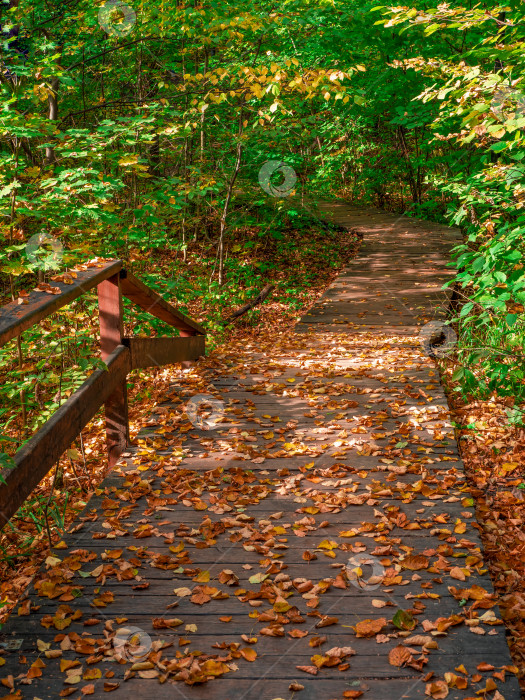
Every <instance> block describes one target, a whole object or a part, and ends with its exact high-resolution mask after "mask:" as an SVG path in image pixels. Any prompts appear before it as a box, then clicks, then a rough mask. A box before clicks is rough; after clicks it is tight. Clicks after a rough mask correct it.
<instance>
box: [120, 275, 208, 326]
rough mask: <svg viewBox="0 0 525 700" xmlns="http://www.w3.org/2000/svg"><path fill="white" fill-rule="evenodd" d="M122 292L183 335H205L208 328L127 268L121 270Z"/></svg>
mask: <svg viewBox="0 0 525 700" xmlns="http://www.w3.org/2000/svg"><path fill="white" fill-rule="evenodd" d="M120 284H121V289H122V294H123V295H124V296H125V297H127V298H128V299H129V300H130V301H132V302H133V303H134V304H136V305H137V306H139V307H140V308H141V309H143V310H144V311H147V312H148V313H150V314H152V315H153V316H156V317H157V318H160V319H161V320H162V321H165V322H166V323H169V324H170V326H173V327H174V328H178V329H179V330H180V331H181V335H182V336H190V335H205V334H206V330H205V329H204V328H203V326H201V325H200V324H199V323H197V322H196V321H192V320H191V318H188V317H187V316H185V315H184V314H182V313H181V312H180V311H177V309H176V308H175V307H174V306H172V305H171V304H170V303H168V302H167V301H166V300H165V299H164V298H163V297H161V296H160V294H157V292H154V291H153V290H152V289H150V288H149V287H148V286H147V285H145V284H144V282H141V281H140V280H139V279H138V278H137V277H135V275H132V274H131V272H128V271H127V270H122V272H121V282H120Z"/></svg>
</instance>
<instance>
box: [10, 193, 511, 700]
mask: <svg viewBox="0 0 525 700" xmlns="http://www.w3.org/2000/svg"><path fill="white" fill-rule="evenodd" d="M322 209H323V211H324V212H325V214H326V215H327V216H332V217H333V218H334V220H335V221H337V222H338V223H341V224H342V225H344V226H346V227H348V228H349V229H355V228H359V229H360V230H361V231H362V232H363V234H364V241H363V245H362V247H361V250H360V253H359V255H358V257H356V258H355V259H354V260H353V261H352V262H351V263H350V264H349V265H348V268H347V269H346V270H345V271H344V272H343V273H342V274H341V275H340V276H339V277H338V278H337V279H336V281H335V282H334V284H333V285H332V286H331V287H330V288H329V289H328V290H327V291H326V293H325V294H324V296H323V297H322V298H321V299H320V300H319V301H318V303H316V304H315V306H314V307H313V308H312V309H310V311H309V312H308V314H306V316H305V317H304V318H303V319H302V320H301V321H300V322H299V323H298V324H297V326H296V327H295V328H294V329H293V330H292V331H290V332H288V333H283V334H282V335H279V336H277V337H276V338H275V342H274V343H272V345H271V346H260V347H250V346H248V347H246V350H245V354H244V355H243V356H242V357H238V356H235V355H233V354H231V355H225V356H220V357H211V358H206V359H205V360H204V361H201V362H200V363H199V365H198V367H197V368H196V370H195V372H194V373H193V374H186V375H184V377H182V378H181V379H180V380H178V384H177V385H174V386H173V387H172V388H171V389H170V392H169V395H168V396H166V402H165V404H163V405H161V406H159V407H158V413H157V415H156V416H155V415H154V416H153V417H152V418H151V420H150V421H149V424H148V427H147V430H146V431H145V432H144V435H143V436H142V439H141V440H140V441H139V444H138V445H137V446H136V447H134V448H133V449H132V450H130V453H129V455H128V456H127V458H126V459H125V460H122V462H121V467H120V473H119V472H118V470H117V471H115V472H114V473H113V474H112V476H111V477H110V478H109V479H107V480H106V482H105V483H104V484H103V486H104V488H103V489H101V490H100V493H99V494H98V495H96V496H95V497H94V498H93V499H92V500H91V501H90V503H89V505H88V508H87V509H86V511H85V513H84V517H83V518H82V519H81V521H80V522H79V524H78V526H77V527H75V528H74V529H75V532H73V533H70V534H69V535H68V536H67V538H66V544H65V545H64V547H65V548H63V549H57V550H55V551H54V553H53V557H52V558H50V559H48V561H47V566H46V567H45V570H43V571H41V572H40V574H39V575H38V577H37V580H36V581H35V584H34V587H32V588H31V590H30V591H29V593H28V597H27V598H26V600H25V601H23V602H22V603H21V604H20V608H19V614H18V615H16V614H14V615H13V616H12V617H11V619H10V621H9V622H8V624H7V625H6V627H5V628H4V630H3V640H4V646H5V647H8V648H7V649H6V651H5V653H4V655H3V657H2V658H3V659H5V661H6V663H5V664H4V666H3V668H2V669H1V670H0V672H1V676H2V678H3V680H2V682H3V684H4V686H5V694H6V695H7V697H8V698H19V697H21V698H41V699H49V698H58V697H66V696H68V695H69V696H70V697H73V698H80V697H85V696H87V695H92V696H93V697H96V698H103V697H106V693H108V692H111V693H112V696H111V697H113V698H115V700H117V699H121V698H128V697H130V696H131V697H133V698H156V699H157V700H164V699H165V698H170V699H171V698H185V699H186V700H211V698H214V699H216V700H275V699H278V698H284V699H285V700H290V699H291V698H292V697H293V698H298V699H299V700H333V699H342V698H356V697H360V696H361V695H362V696H363V697H364V698H365V700H366V699H370V700H397V699H398V698H399V699H401V698H403V699H405V698H408V699H412V698H423V697H435V698H444V697H448V698H473V697H491V698H492V697H495V698H501V697H502V696H503V697H504V698H505V700H517V699H518V698H519V697H520V693H519V689H518V684H517V681H516V680H515V677H514V676H513V674H512V673H511V672H510V671H509V670H508V669H509V668H510V667H511V660H510V655H509V651H508V647H507V643H506V638H505V628H504V626H503V625H502V623H501V620H500V619H499V616H498V609H497V606H496V607H495V601H494V599H493V597H492V594H493V591H492V587H491V583H490V579H489V578H488V574H487V572H486V569H485V567H484V565H483V558H482V552H481V543H480V539H479V536H478V531H477V525H476V521H475V516H474V510H473V507H472V499H471V498H470V495H469V490H468V487H467V485H466V483H465V475H464V472H463V465H462V462H461V460H460V458H459V455H458V447H457V444H456V442H455V439H454V433H453V430H452V428H451V426H450V423H449V415H448V408H447V402H446V399H445V396H444V393H443V389H442V387H441V385H440V383H439V376H438V372H437V369H436V366H435V364H434V363H433V361H432V360H430V359H429V358H428V357H427V356H426V355H425V353H424V352H423V351H422V348H421V345H420V343H419V341H418V337H417V336H418V332H419V329H420V327H421V326H422V325H424V324H425V323H427V322H428V321H430V320H432V319H435V318H439V317H440V316H441V315H443V313H444V310H445V309H446V305H447V298H446V295H445V294H444V292H442V291H441V286H442V284H443V282H444V281H446V280H447V279H448V278H449V276H450V274H451V272H450V269H449V268H447V267H446V264H447V262H448V260H449V257H450V248H451V247H452V246H453V245H454V244H455V242H457V240H458V233H457V232H456V231H454V230H452V229H448V228H446V227H443V226H436V225H432V224H429V223H427V222H421V221H415V220H407V219H396V218H395V217H392V216H389V215H386V214H384V213H381V212H379V211H376V210H366V211H365V210H357V209H352V208H351V207H349V206H348V205H346V204H340V203H331V204H324V205H323V206H322ZM210 393H212V394H213V395H214V396H215V397H216V398H217V399H218V400H220V401H222V404H223V406H224V411H223V414H224V415H223V418H222V419H221V422H215V421H214V420H212V419H213V416H212V419H210V422H211V423H212V426H211V428H212V429H208V430H202V429H197V428H195V427H194V426H193V425H192V424H191V423H190V422H189V421H188V418H187V414H185V413H184V412H183V407H184V406H186V404H187V402H188V400H190V399H191V398H192V397H194V396H195V395H200V394H210ZM17 647H18V648H17ZM10 688H11V689H12V690H11V693H10V691H9V689H10ZM496 689H497V692H499V693H501V695H497V694H495V690H496ZM9 693H10V694H9ZM425 693H426V695H425Z"/></svg>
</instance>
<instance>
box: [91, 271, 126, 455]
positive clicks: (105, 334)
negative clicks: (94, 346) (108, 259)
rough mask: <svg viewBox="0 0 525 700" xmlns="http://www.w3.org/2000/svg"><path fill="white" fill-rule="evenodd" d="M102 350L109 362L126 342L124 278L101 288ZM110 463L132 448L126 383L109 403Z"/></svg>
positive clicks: (108, 443)
mask: <svg viewBox="0 0 525 700" xmlns="http://www.w3.org/2000/svg"><path fill="white" fill-rule="evenodd" d="M98 308H99V321H100V350H101V356H102V359H103V360H105V359H106V357H108V356H109V355H110V354H111V353H112V352H113V350H114V349H115V348H116V347H117V346H118V345H120V344H121V343H122V339H123V336H124V321H123V306H122V292H121V289H120V276H119V275H118V274H116V275H113V276H112V277H109V278H108V279H107V280H104V281H103V282H101V283H100V284H99V285H98ZM105 411H106V441H107V451H108V463H109V466H110V467H112V466H114V464H115V463H116V462H117V460H118V458H119V457H120V455H121V454H122V453H123V452H125V450H126V448H127V447H128V445H129V419H128V390H127V382H126V380H124V381H123V382H121V384H120V385H119V386H118V387H117V388H116V389H115V391H114V392H113V393H112V394H111V396H110V397H109V398H108V399H107V401H106V403H105Z"/></svg>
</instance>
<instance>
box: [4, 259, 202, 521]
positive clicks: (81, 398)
mask: <svg viewBox="0 0 525 700" xmlns="http://www.w3.org/2000/svg"><path fill="white" fill-rule="evenodd" d="M75 274H76V278H75V279H74V281H73V283H72V284H66V283H63V282H53V286H55V287H58V288H59V289H60V294H58V293H57V294H53V295H50V294H46V293H45V292H31V293H30V295H29V296H28V297H25V301H27V303H26V304H23V305H19V304H18V303H17V302H11V303H10V304H6V305H5V306H3V307H1V308H0V347H1V346H2V345H4V344H5V343H7V342H8V341H9V340H11V339H12V338H15V337H16V336H18V335H20V334H21V333H22V332H23V331H24V330H26V329H27V328H30V327H31V326H33V325H35V324H36V323H38V322H39V321H41V320H42V319H43V318H46V316H49V315H50V314H51V313H53V312H54V311H57V310H58V309H60V308H61V307H63V306H65V305H66V304H69V303H71V302H72V301H73V300H74V299H76V298H78V297H79V296H81V295H82V294H85V293H86V292H88V291H89V290H90V289H93V288H94V287H97V291H98V304H99V318H100V348H101V356H102V359H103V360H104V362H105V364H106V365H107V369H99V370H96V371H94V372H93V373H92V374H91V375H90V376H89V378H88V379H87V380H86V381H85V382H84V383H83V384H82V386H80V387H79V388H78V389H77V390H76V391H75V393H74V394H72V396H70V397H69V399H68V400H67V401H65V403H63V404H62V405H61V406H60V408H59V409H58V410H57V411H55V413H54V414H53V416H52V417H51V418H50V419H49V420H48V421H47V422H46V423H45V424H44V425H43V426H42V427H41V428H40V429H39V430H38V431H37V432H36V433H35V434H34V435H33V436H32V437H31V439H30V440H28V442H26V443H25V445H24V446H23V447H22V448H20V450H18V452H17V453H16V454H15V456H14V463H15V464H14V466H12V467H10V468H7V469H4V470H3V471H2V472H1V473H0V476H1V481H2V483H0V528H2V527H3V526H4V525H5V524H6V523H7V522H8V520H9V518H11V516H12V515H14V513H16V511H17V510H18V508H19V507H20V506H21V505H22V503H23V502H24V501H25V499H26V498H27V497H28V496H29V495H30V493H31V492H32V491H33V489H34V488H35V487H36V486H37V484H38V483H39V482H40V481H41V479H42V478H43V477H44V476H45V475H46V474H47V473H48V472H49V470H50V469H51V468H52V466H53V465H54V464H56V462H57V460H58V459H59V458H60V456H61V455H62V454H63V453H64V452H65V451H66V450H67V449H68V448H69V447H70V445H71V443H72V442H73V440H74V439H75V438H76V437H77V436H78V435H79V434H80V432H81V431H82V429H83V428H84V426H85V425H86V424H87V423H88V422H89V421H90V420H91V419H92V418H93V416H94V415H95V413H96V412H97V411H98V409H99V408H100V407H101V406H102V405H104V407H105V413H106V436H107V450H108V460H109V464H110V465H111V466H112V465H113V464H115V462H116V461H117V460H118V458H119V456H120V455H121V454H122V452H123V451H124V450H125V449H126V447H127V445H128V444H129V424H128V401H127V389H126V380H127V375H128V374H129V372H130V371H131V370H132V369H137V368H144V367H153V366H162V365H166V364H171V363H173V362H188V361H193V360H196V359H198V358H199V357H201V356H202V355H204V352H205V330H204V328H203V327H202V326H200V325H199V324H198V323H196V322H195V321H192V320H191V319H190V318H187V317H186V316H184V314H181V313H180V312H179V311H177V309H176V308H175V307H174V306H172V305H171V304H170V303H168V302H167V301H166V300H165V299H163V298H162V297H161V296H160V295H159V294H157V293H156V292H154V291H153V290H152V289H150V288H149V287H148V286H147V285H145V284H144V283H143V282H141V281H140V280H139V279H137V278H136V277H135V276H134V275H132V274H131V273H130V272H128V271H126V270H124V269H123V266H122V261H121V260H113V261H111V262H108V263H97V264H96V265H93V266H92V267H89V268H88V269H86V270H81V271H77V272H76V273H75ZM122 296H125V297H127V298H128V299H130V300H131V301H132V302H133V303H135V304H137V305H138V306H140V308H141V309H143V310H145V311H147V312H148V313H150V314H152V315H153V316H156V317H157V318H160V319H162V320H163V321H165V322H166V323H169V324H170V325H172V326H174V327H175V328H177V329H178V330H179V332H180V337H162V338H127V337H124V330H123V307H122Z"/></svg>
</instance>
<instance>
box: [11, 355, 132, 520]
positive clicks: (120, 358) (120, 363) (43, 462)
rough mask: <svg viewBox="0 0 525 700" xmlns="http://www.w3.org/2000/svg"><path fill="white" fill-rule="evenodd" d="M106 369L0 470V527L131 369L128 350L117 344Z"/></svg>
mask: <svg viewBox="0 0 525 700" xmlns="http://www.w3.org/2000/svg"><path fill="white" fill-rule="evenodd" d="M106 364H107V366H108V368H107V370H104V369H99V370H96V371H95V372H93V374H91V376H90V377H89V378H88V379H87V380H86V381H85V382H84V383H83V384H82V386H81V387H80V388H79V389H77V391H75V393H74V394H73V395H72V396H71V397H70V398H69V399H68V400H67V401H66V402H65V403H63V404H62V406H60V408H59V409H57V411H56V412H55V413H54V414H53V416H52V417H51V418H50V419H49V420H48V421H47V423H46V424H45V425H44V426H43V427H42V428H41V429H40V430H39V431H38V432H37V433H35V435H33V437H32V438H31V439H30V440H28V441H27V442H26V444H25V445H24V446H23V447H22V448H21V449H20V450H18V452H17V453H16V455H15V457H14V461H15V465H16V466H14V467H12V468H11V469H4V470H3V471H2V474H1V476H2V478H3V480H4V481H5V483H0V527H3V526H4V525H5V524H6V522H7V521H8V520H9V518H10V517H11V516H12V515H13V514H14V513H16V511H17V510H18V508H19V507H20V506H21V505H22V503H23V502H24V500H25V499H26V498H27V496H29V494H30V493H31V491H32V490H33V489H34V488H35V486H36V485H37V484H38V483H39V481H40V480H41V479H42V478H43V477H44V476H45V475H46V474H47V473H48V471H49V470H50V469H51V467H52V466H53V465H54V464H55V462H56V461H57V460H58V459H59V457H60V455H61V454H62V453H63V452H64V451H65V450H67V448H68V447H69V446H70V445H71V443H72V442H73V440H74V439H75V438H76V437H77V435H79V433H80V432H81V430H82V429H83V428H84V426H85V425H87V423H88V422H89V421H90V420H91V418H93V416H94V415H95V413H96V412H97V411H98V409H99V408H100V406H101V405H102V403H104V401H106V399H107V398H108V397H109V396H111V394H112V393H113V392H114V390H115V388H116V387H117V386H119V385H120V384H121V383H122V381H123V380H124V379H125V378H126V375H127V374H128V372H129V371H130V369H131V362H130V353H129V349H128V348H126V347H124V346H122V345H119V346H118V347H117V348H116V349H115V350H114V351H113V352H112V353H111V355H109V356H108V357H107V362H106Z"/></svg>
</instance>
